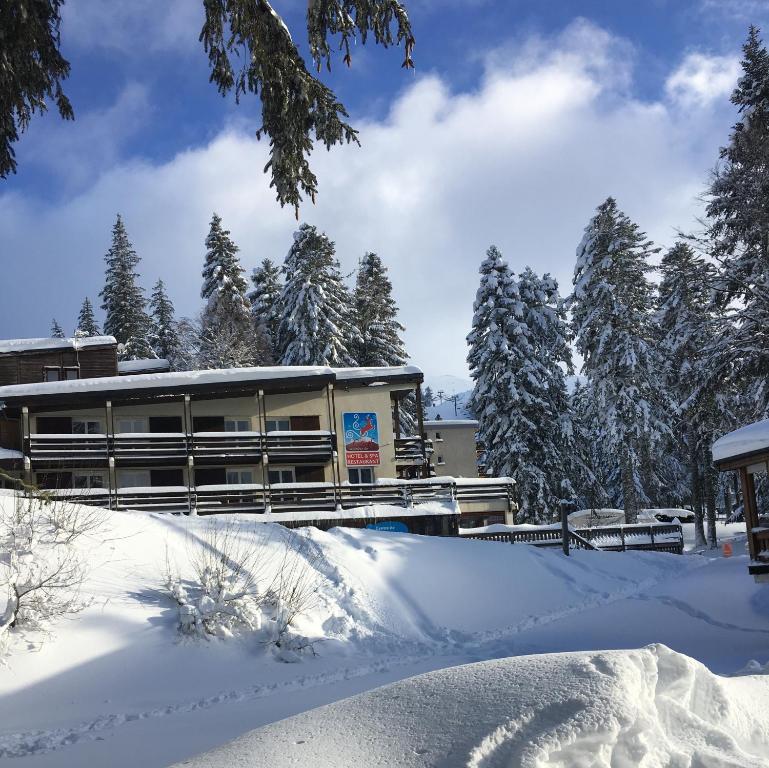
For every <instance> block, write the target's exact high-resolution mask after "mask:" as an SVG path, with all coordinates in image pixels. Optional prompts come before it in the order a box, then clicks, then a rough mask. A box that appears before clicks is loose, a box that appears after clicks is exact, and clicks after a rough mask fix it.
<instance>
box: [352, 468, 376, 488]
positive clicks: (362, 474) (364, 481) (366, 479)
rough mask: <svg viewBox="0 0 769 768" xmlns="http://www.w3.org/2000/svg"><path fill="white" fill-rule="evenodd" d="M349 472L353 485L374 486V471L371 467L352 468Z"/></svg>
mask: <svg viewBox="0 0 769 768" xmlns="http://www.w3.org/2000/svg"><path fill="white" fill-rule="evenodd" d="M347 472H348V475H349V477H350V482H351V483H352V484H353V485H373V484H374V470H373V469H372V468H371V467H350V468H349V469H348V470H347Z"/></svg>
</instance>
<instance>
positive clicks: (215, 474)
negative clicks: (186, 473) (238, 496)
mask: <svg viewBox="0 0 769 768" xmlns="http://www.w3.org/2000/svg"><path fill="white" fill-rule="evenodd" d="M226 482H227V473H226V471H225V470H224V468H223V467H214V468H213V469H201V468H196V469H195V485H225V484H226Z"/></svg>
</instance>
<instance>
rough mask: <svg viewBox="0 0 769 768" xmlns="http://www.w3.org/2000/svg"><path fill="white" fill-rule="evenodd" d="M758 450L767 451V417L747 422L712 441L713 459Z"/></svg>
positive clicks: (768, 421) (720, 459)
mask: <svg viewBox="0 0 769 768" xmlns="http://www.w3.org/2000/svg"><path fill="white" fill-rule="evenodd" d="M758 451H767V452H769V419H764V420H763V421H757V422H755V423H754V424H748V425H747V426H745V427H740V429H735V430H734V432H729V433H728V434H726V435H724V436H723V437H719V438H718V440H716V442H715V443H713V461H725V460H726V459H735V458H737V457H738V456H745V455H746V454H750V453H757V452H758Z"/></svg>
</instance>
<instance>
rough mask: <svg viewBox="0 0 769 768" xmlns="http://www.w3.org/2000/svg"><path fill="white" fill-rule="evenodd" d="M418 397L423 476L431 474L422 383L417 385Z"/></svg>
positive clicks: (418, 425)
mask: <svg viewBox="0 0 769 768" xmlns="http://www.w3.org/2000/svg"><path fill="white" fill-rule="evenodd" d="M416 398H417V430H418V431H419V439H420V440H421V441H422V477H429V476H430V466H429V464H428V463H427V443H426V442H425V415H424V411H423V409H422V385H421V383H420V384H417V386H416Z"/></svg>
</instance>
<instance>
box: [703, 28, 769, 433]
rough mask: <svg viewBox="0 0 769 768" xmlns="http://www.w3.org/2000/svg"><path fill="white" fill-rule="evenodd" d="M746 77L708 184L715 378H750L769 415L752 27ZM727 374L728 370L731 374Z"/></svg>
mask: <svg viewBox="0 0 769 768" xmlns="http://www.w3.org/2000/svg"><path fill="white" fill-rule="evenodd" d="M743 54H744V55H743V60H742V77H741V78H740V80H739V82H738V84H737V87H736V88H735V90H734V93H733V94H732V103H733V104H735V105H736V106H737V108H738V110H739V113H740V118H739V120H738V121H737V123H736V124H735V126H734V128H733V130H732V133H731V136H730V139H729V144H728V146H726V147H724V148H722V149H721V162H720V163H719V165H718V166H717V167H716V169H715V171H714V172H713V178H712V181H711V184H710V187H709V189H708V190H707V196H708V206H707V209H706V213H707V224H708V226H707V230H706V236H707V238H708V239H709V250H710V252H711V253H712V255H713V257H714V258H715V259H716V261H717V262H718V263H719V265H720V269H719V275H718V279H717V280H716V282H715V295H716V301H717V303H718V305H719V306H720V307H725V308H726V310H727V311H726V318H725V320H726V322H727V325H726V326H725V330H726V331H728V334H724V335H723V337H722V344H721V347H720V352H721V354H719V355H718V356H717V357H716V358H715V359H714V360H713V361H712V362H711V365H710V371H711V375H712V378H714V379H716V380H718V379H720V380H722V381H725V382H726V381H729V382H735V381H738V382H739V383H740V386H741V387H743V388H744V387H745V383H746V382H748V383H749V397H750V399H751V400H752V401H753V408H752V413H750V414H748V418H764V417H766V416H767V415H769V385H768V384H767V382H769V194H767V193H766V190H768V189H769V163H767V157H769V131H768V130H767V127H766V126H767V125H769V54H768V53H767V50H766V47H765V46H764V44H763V42H762V40H761V37H760V32H759V30H758V29H757V28H756V27H751V28H750V32H749V34H748V39H747V41H746V43H745V45H744V47H743ZM727 377H728V378H727Z"/></svg>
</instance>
